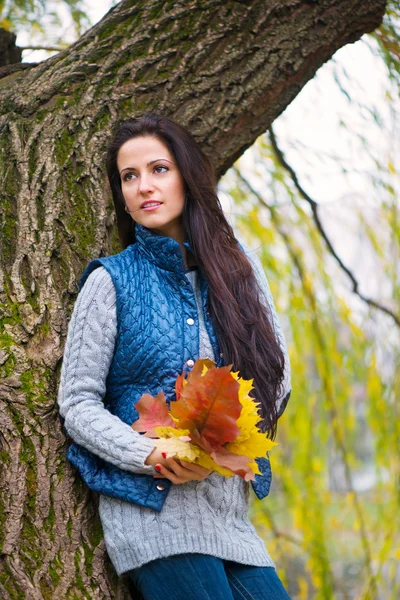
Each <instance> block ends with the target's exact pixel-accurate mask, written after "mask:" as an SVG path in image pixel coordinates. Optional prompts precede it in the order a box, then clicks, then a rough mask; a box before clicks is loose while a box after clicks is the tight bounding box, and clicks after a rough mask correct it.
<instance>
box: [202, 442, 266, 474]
mask: <svg viewBox="0 0 400 600" xmlns="http://www.w3.org/2000/svg"><path fill="white" fill-rule="evenodd" d="M210 456H211V458H213V459H214V460H215V462H216V463H217V465H220V466H221V467H225V468H226V469H229V470H230V471H232V472H233V473H235V474H236V475H239V477H241V478H242V479H244V480H245V481H255V480H256V477H255V475H254V473H253V471H252V470H251V469H250V467H249V463H250V462H251V459H250V458H249V457H248V456H240V455H239V454H233V453H232V452H229V451H228V450H226V449H225V448H222V451H221V452H211V453H210Z"/></svg>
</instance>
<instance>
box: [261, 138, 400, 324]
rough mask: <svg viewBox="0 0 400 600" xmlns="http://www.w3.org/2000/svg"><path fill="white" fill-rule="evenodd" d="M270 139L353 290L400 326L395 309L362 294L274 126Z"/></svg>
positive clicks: (399, 319)
mask: <svg viewBox="0 0 400 600" xmlns="http://www.w3.org/2000/svg"><path fill="white" fill-rule="evenodd" d="M268 133H269V136H270V139H271V143H272V148H273V150H274V152H275V156H276V158H277V159H278V161H279V163H280V164H281V165H282V167H283V168H284V169H285V170H286V171H287V172H288V173H289V175H290V177H291V179H292V181H293V183H294V185H295V187H296V189H297V191H298V192H299V194H300V196H301V197H302V198H303V199H304V200H306V201H307V202H308V203H309V205H310V206H311V210H312V215H313V218H314V221H315V224H316V226H317V229H318V231H319V233H320V235H321V237H322V238H323V240H324V242H325V244H326V246H327V248H328V251H329V253H330V254H331V255H332V256H333V258H334V259H335V260H336V262H337V263H338V264H339V266H340V268H341V269H342V270H343V271H344V272H345V273H346V275H347V276H348V277H349V278H350V280H351V282H352V284H353V289H352V291H353V292H354V293H355V294H356V295H357V296H358V297H359V298H361V300H363V302H366V303H367V304H368V305H369V306H371V307H373V308H376V309H378V310H380V311H382V312H384V313H385V314H387V315H389V316H390V317H392V319H393V320H394V322H395V323H396V325H397V327H400V317H399V316H397V315H396V314H395V313H394V312H393V311H391V310H390V308H387V307H386V306H383V305H382V304H380V303H379V302H376V301H375V300H373V299H372V298H368V297H367V296H365V295H364V294H362V293H361V292H360V289H359V283H358V281H357V280H356V278H355V276H354V275H353V273H352V272H351V271H350V269H349V268H348V267H346V265H345V264H344V263H343V261H342V260H341V259H340V257H339V256H338V254H337V253H336V251H335V249H334V247H333V245H332V243H331V241H330V239H329V238H328V235H327V233H326V231H325V229H324V227H323V225H322V223H321V220H320V218H319V214H318V203H317V202H316V201H315V200H313V199H312V198H311V197H310V196H309V194H307V192H306V191H305V190H304V188H303V187H302V185H301V184H300V182H299V179H298V177H297V174H296V172H295V170H294V169H293V167H291V166H290V165H289V163H288V162H287V161H286V159H285V156H284V154H283V152H282V150H281V149H280V148H279V146H278V142H277V140H276V136H275V133H274V131H273V129H272V127H270V128H269V130H268Z"/></svg>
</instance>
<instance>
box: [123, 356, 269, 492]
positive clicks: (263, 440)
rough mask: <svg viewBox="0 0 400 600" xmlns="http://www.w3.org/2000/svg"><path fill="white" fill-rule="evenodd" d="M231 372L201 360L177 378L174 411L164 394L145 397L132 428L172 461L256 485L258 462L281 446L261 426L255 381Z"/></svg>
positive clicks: (140, 403) (139, 405)
mask: <svg viewBox="0 0 400 600" xmlns="http://www.w3.org/2000/svg"><path fill="white" fill-rule="evenodd" d="M231 368H232V365H228V366H225V367H216V366H215V363H214V362H213V361H211V360H209V359H199V360H197V361H196V363H195V365H194V367H193V369H192V371H191V372H190V373H189V374H188V375H187V377H185V376H184V374H181V375H179V376H178V377H177V380H176V384H175V391H176V401H173V402H171V405H170V407H168V404H167V402H166V399H165V396H164V393H163V392H162V391H160V392H159V393H158V394H157V396H156V397H155V398H154V397H153V396H151V395H150V394H143V396H142V397H141V398H140V400H139V401H138V402H137V404H136V406H135V408H136V410H137V411H138V413H139V419H138V420H137V421H135V422H134V423H133V424H132V428H133V429H134V430H135V431H138V432H140V433H143V432H144V435H145V436H147V437H150V438H154V440H153V441H154V445H155V446H156V447H157V448H158V449H159V450H160V451H161V452H165V453H166V454H167V456H168V457H170V456H173V457H175V458H179V459H182V460H186V461H188V462H192V463H196V464H198V465H201V466H203V467H205V468H207V469H211V470H212V471H216V472H217V473H219V474H220V475H224V476H225V477H232V476H233V475H238V476H239V477H242V479H244V480H245V481H250V480H252V481H254V480H255V474H257V473H258V474H260V470H259V468H258V465H257V463H256V461H255V459H256V458H258V457H262V456H265V455H266V453H267V452H268V450H270V449H271V448H272V447H273V446H276V445H277V444H276V443H275V442H273V441H272V440H270V439H268V438H267V437H266V435H265V434H263V433H261V431H260V430H259V429H258V427H257V423H258V422H259V421H260V415H259V414H258V410H257V404H256V403H255V401H254V399H253V398H251V397H250V396H249V392H250V391H251V389H252V388H253V386H252V383H253V380H252V379H251V380H245V379H241V378H240V377H238V373H234V372H232V371H231Z"/></svg>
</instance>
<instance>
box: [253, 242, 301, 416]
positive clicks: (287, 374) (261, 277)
mask: <svg viewBox="0 0 400 600" xmlns="http://www.w3.org/2000/svg"><path fill="white" fill-rule="evenodd" d="M242 247H243V249H244V251H245V253H246V256H247V258H248V259H249V260H250V262H251V265H252V267H253V270H254V274H255V276H256V279H257V282H258V285H259V287H260V290H261V292H262V296H261V301H262V302H264V306H268V305H269V307H270V309H271V313H272V319H273V324H274V329H275V333H276V336H277V338H278V341H279V344H280V347H281V349H282V351H283V354H284V357H285V368H284V377H283V382H282V386H281V393H280V394H279V396H278V398H277V401H276V404H277V411H278V417H280V416H281V415H282V414H283V412H284V410H285V408H286V406H287V403H288V401H289V398H290V394H291V391H292V384H291V368H290V358H289V353H288V348H287V343H286V339H285V335H284V333H283V331H282V327H281V324H280V320H279V316H278V313H277V311H276V308H275V304H274V300H273V298H272V294H271V289H270V287H269V284H268V280H267V278H266V276H265V272H264V269H263V267H262V264H261V261H260V259H259V258H258V256H257V254H256V253H255V251H254V250H251V249H250V248H249V247H248V246H247V245H245V244H243V243H242Z"/></svg>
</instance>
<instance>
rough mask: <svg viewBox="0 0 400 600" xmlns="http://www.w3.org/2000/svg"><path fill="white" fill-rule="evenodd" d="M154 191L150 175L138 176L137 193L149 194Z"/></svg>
mask: <svg viewBox="0 0 400 600" xmlns="http://www.w3.org/2000/svg"><path fill="white" fill-rule="evenodd" d="M153 189H154V185H153V181H152V178H151V175H149V174H148V173H145V174H144V175H143V174H142V175H140V179H139V191H140V192H142V193H145V192H149V191H151V190H153Z"/></svg>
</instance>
